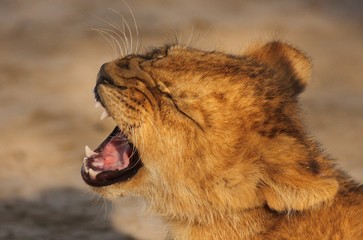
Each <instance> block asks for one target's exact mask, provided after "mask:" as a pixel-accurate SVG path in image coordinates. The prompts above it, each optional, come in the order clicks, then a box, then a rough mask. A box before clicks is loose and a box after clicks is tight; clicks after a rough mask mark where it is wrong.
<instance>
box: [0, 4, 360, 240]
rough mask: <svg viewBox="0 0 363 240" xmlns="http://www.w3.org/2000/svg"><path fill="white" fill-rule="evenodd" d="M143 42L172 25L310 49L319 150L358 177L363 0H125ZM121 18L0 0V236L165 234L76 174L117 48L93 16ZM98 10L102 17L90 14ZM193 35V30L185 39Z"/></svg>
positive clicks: (310, 95)
mask: <svg viewBox="0 0 363 240" xmlns="http://www.w3.org/2000/svg"><path fill="white" fill-rule="evenodd" d="M129 4H130V6H131V7H132V9H133V10H134V13H135V15H136V19H137V22H138V26H139V32H140V35H141V36H142V43H143V44H142V46H143V47H142V48H141V50H142V51H143V49H146V48H148V47H151V46H155V45H161V44H163V43H165V42H167V41H168V40H169V39H172V38H173V37H175V36H178V38H181V40H182V41H183V42H188V39H192V45H194V46H196V47H201V48H203V49H207V50H213V49H217V50H224V51H226V52H229V53H236V54H238V53H241V52H242V51H243V49H244V48H246V47H247V46H248V45H249V44H251V43H253V42H255V41H260V40H267V39H271V38H275V39H276V38H281V39H284V40H286V41H288V42H291V43H293V44H294V45H296V46H299V47H300V48H301V49H303V50H304V51H305V52H307V53H308V54H309V55H310V56H311V57H312V59H313V63H314V73H313V81H312V82H311V84H310V86H309V87H308V89H307V91H306V92H305V93H304V94H303V95H302V96H301V100H302V107H303V108H304V110H305V112H306V123H307V126H308V128H309V130H310V131H311V133H312V135H314V136H315V137H316V138H317V139H318V140H319V141H320V142H321V143H322V145H323V146H324V147H325V149H326V151H327V152H328V153H330V154H331V155H332V156H334V158H336V159H337V163H338V165H339V166H341V167H342V168H343V169H345V170H346V171H348V172H349V173H350V174H351V175H352V176H353V177H355V178H356V179H358V180H360V181H362V180H363V157H362V149H363V140H362V137H363V14H362V13H363V2H362V1H359V0H356V1H353V0H346V1H339V0H331V1H324V0H321V1H318V0H315V1H314V0H310V1H292V0H285V1H267V0H265V1H263V0H261V1H242V0H240V1H237V0H224V1H218V0H194V1H186V0H183V1H169V0H154V1H150V0H133V1H129ZM109 8H111V9H113V10H116V11H118V12H119V13H120V14H121V15H123V16H124V17H125V18H126V19H128V21H129V22H131V20H132V19H131V17H130V14H129V11H128V9H127V7H126V6H125V4H124V3H123V2H122V1H111V0H107V1H88V0H79V1H73V0H72V1H71V0H63V1H46V0H32V1H21V0H0V132H1V137H0V149H1V151H0V163H1V171H0V239H6V240H11V239H19V240H20V239H21V240H23V239H37V240H38V239H88V240H92V239H161V238H162V236H163V235H164V228H163V224H162V222H161V221H160V220H159V219H158V218H156V217H152V216H149V215H148V214H147V213H145V212H143V211H142V208H141V205H142V203H141V202H140V200H139V199H135V198H126V199H123V200H121V202H119V203H115V204H110V203H108V202H105V201H104V200H100V199H99V198H98V197H97V196H94V195H93V194H92V193H90V191H89V190H88V188H87V186H85V184H84V183H83V182H82V180H81V177H80V174H79V169H80V165H81V162H82V158H83V155H84V152H83V149H84V145H86V144H87V145H90V146H91V147H93V148H94V147H96V146H97V145H98V144H99V143H100V142H101V141H102V140H103V138H104V137H105V136H106V134H108V132H109V131H110V130H111V129H112V127H113V123H112V121H111V120H106V121H103V122H100V121H99V120H98V119H99V116H100V112H99V111H97V110H96V109H94V108H93V103H94V102H93V95H92V87H93V85H94V83H95V78H96V75H97V71H98V69H99V66H100V65H101V64H102V63H104V62H106V61H109V60H110V59H112V58H113V57H114V55H113V51H112V48H111V47H110V45H109V44H108V43H107V42H106V41H105V40H104V39H103V38H102V36H100V35H99V34H98V33H97V32H95V31H92V30H91V29H92V28H93V27H97V28H108V29H112V27H111V26H109V25H107V24H106V23H105V22H104V21H102V20H100V18H103V19H106V20H107V21H110V22H112V23H115V24H120V23H121V18H120V16H118V14H116V13H115V12H114V11H113V10H110V9H109ZM94 15H96V16H99V17H100V18H98V17H95V16H94ZM190 36H192V37H191V38H190Z"/></svg>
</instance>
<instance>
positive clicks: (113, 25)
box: [90, 13, 128, 53]
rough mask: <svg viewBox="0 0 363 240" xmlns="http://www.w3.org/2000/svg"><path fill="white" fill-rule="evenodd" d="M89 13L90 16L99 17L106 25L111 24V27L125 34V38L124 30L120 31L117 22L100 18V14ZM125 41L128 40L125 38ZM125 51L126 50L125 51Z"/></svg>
mask: <svg viewBox="0 0 363 240" xmlns="http://www.w3.org/2000/svg"><path fill="white" fill-rule="evenodd" d="M90 14H91V15H92V16H94V17H96V18H98V19H100V20H101V21H102V22H104V23H106V24H107V25H109V26H111V27H112V28H114V29H116V30H117V31H119V32H121V33H122V34H123V35H124V36H125V38H126V40H127V37H126V35H125V34H124V32H122V31H121V29H120V27H119V26H118V25H117V24H115V23H112V22H110V21H109V20H106V19H104V18H102V17H100V16H97V15H95V14H93V13H90ZM127 41H128V40H127ZM126 53H127V52H126Z"/></svg>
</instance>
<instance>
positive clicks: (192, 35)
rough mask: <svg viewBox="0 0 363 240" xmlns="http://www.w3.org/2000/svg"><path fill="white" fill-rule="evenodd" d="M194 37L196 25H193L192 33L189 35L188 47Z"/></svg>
mask: <svg viewBox="0 0 363 240" xmlns="http://www.w3.org/2000/svg"><path fill="white" fill-rule="evenodd" d="M193 37H194V25H192V32H191V34H190V35H189V39H188V41H187V43H186V45H185V47H186V48H188V47H189V46H190V44H191V42H192V40H193Z"/></svg>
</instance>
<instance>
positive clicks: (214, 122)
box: [81, 41, 363, 240]
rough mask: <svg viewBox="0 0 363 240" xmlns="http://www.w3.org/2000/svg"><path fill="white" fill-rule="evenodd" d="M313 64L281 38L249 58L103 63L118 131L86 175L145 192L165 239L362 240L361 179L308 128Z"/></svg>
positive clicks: (179, 54)
mask: <svg viewBox="0 0 363 240" xmlns="http://www.w3.org/2000/svg"><path fill="white" fill-rule="evenodd" d="M310 75H311V63H310V61H309V59H308V58H307V57H306V56H305V55H304V54H303V53H301V52H300V51H299V50H297V49H295V48H293V47H292V46H290V45H287V44H285V43H282V42H278V41H274V42H270V43H267V44H265V45H261V46H257V47H254V48H252V49H251V50H249V51H247V52H246V53H245V54H244V55H238V56H236V55H228V54H224V53H220V52H206V51H200V50H196V49H191V48H183V47H178V46H165V47H162V48H157V49H154V50H152V51H150V52H148V53H146V54H144V55H128V56H126V57H124V58H121V59H118V60H115V61H112V62H109V63H106V64H104V65H103V66H102V67H101V70H100V72H99V75H98V80H97V84H96V87H95V96H96V100H97V101H98V103H97V104H98V105H102V106H103V107H104V108H105V111H104V113H103V117H107V116H111V117H112V118H113V120H114V121H115V123H116V125H117V126H116V127H115V129H114V131H113V132H112V133H111V134H110V136H108V137H107V138H106V140H105V141H104V142H103V143H102V144H101V145H100V146H99V147H98V148H97V149H96V150H95V151H92V150H91V149H89V148H88V147H86V155H87V157H86V158H85V159H84V163H83V166H82V171H81V172H82V177H83V179H84V181H85V182H86V183H87V184H89V185H91V186H92V187H93V189H94V190H95V191H96V192H99V193H100V194H102V195H103V196H105V197H115V196H124V195H136V196H140V197H142V198H144V199H145V201H146V202H148V204H149V206H150V209H151V211H153V212H154V213H156V214H158V215H161V216H162V217H163V218H164V219H165V221H166V222H167V223H168V226H169V234H168V237H167V238H168V239H175V240H178V239H193V240H198V239H230V240H234V239H253V240H262V239H263V240H266V239H303V240H305V239H317V240H323V239H329V240H331V239H357V240H358V239H363V188H362V186H361V185H359V184H358V183H356V182H354V181H353V180H351V179H350V178H349V176H347V175H346V174H345V173H343V172H342V171H340V170H338V169H336V168H335V166H334V162H333V161H332V160H330V159H329V158H328V157H327V156H326V155H324V154H323V152H322V150H320V148H319V147H318V144H317V143H316V142H315V141H314V140H312V139H311V138H310V137H309V136H308V135H307V134H306V130H305V129H304V126H303V124H302V122H301V120H300V118H299V115H300V111H299V106H298V95H299V94H300V93H301V92H302V91H303V90H304V88H305V86H306V85H307V83H308V82H309V80H310Z"/></svg>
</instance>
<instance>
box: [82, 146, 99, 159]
mask: <svg viewBox="0 0 363 240" xmlns="http://www.w3.org/2000/svg"><path fill="white" fill-rule="evenodd" d="M84 150H85V151H86V156H87V157H92V156H93V155H96V154H97V153H95V152H94V151H92V149H90V148H89V147H88V146H86V147H85V148H84Z"/></svg>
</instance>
